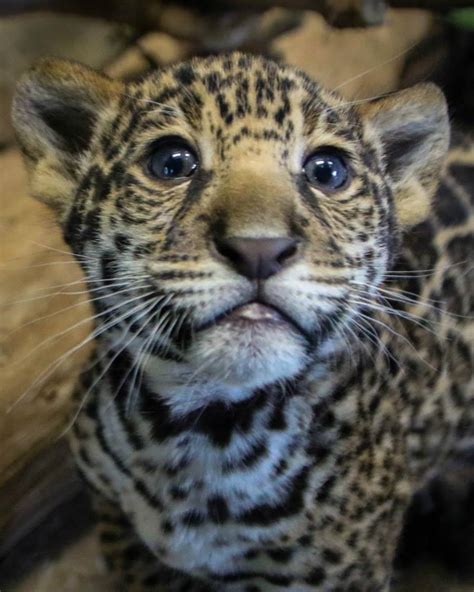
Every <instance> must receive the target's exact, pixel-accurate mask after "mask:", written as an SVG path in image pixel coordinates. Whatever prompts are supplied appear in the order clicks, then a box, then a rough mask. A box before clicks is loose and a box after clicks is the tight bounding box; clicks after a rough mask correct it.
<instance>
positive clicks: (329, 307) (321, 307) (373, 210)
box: [14, 54, 449, 390]
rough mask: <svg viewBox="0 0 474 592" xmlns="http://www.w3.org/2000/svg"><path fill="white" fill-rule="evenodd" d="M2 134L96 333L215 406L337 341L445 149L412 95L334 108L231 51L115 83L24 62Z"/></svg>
mask: <svg viewBox="0 0 474 592" xmlns="http://www.w3.org/2000/svg"><path fill="white" fill-rule="evenodd" d="M14 123H15V125H16V129H17V133H18V138H19V141H20V144H21V146H22V149H23V152H24V154H25V158H26V162H27V165H28V168H29V172H30V179H31V186H32V191H33V194H34V195H35V196H36V197H38V198H39V199H41V200H43V201H45V202H46V203H48V204H50V205H51V207H53V208H54V209H55V211H56V212H57V215H58V218H59V221H60V223H61V225H62V227H63V229H64V233H65V237H66V240H67V241H68V242H69V244H70V245H71V247H72V249H73V251H74V252H75V253H76V254H77V256H78V258H79V260H80V262H81V265H82V266H83V267H84V270H85V272H86V275H87V277H88V279H89V282H90V285H91V287H92V288H94V289H96V288H98V287H101V288H102V289H103V290H104V292H103V296H104V297H102V298H100V299H98V300H96V307H97V309H98V312H99V318H100V317H101V318H102V320H103V322H104V323H105V324H107V323H108V324H109V325H108V327H109V329H110V330H112V329H113V328H114V327H115V326H119V327H120V331H118V332H117V336H118V337H120V336H121V338H122V339H124V340H125V341H124V345H125V344H128V346H129V347H130V348H132V349H133V348H135V350H136V351H137V352H141V353H144V354H146V355H147V356H148V357H147V360H148V362H147V363H148V365H149V366H150V367H154V368H155V369H156V374H157V375H160V376H161V378H162V380H163V381H166V380H170V381H172V380H179V376H185V377H186V380H187V381H192V380H201V381H208V382H209V381H211V382H215V383H220V384H225V385H227V386H228V387H230V390H232V389H237V390H238V389H240V388H242V387H244V388H245V387H249V388H254V387H259V386H263V385H264V384H268V383H271V382H274V381H276V380H284V379H287V378H291V377H294V376H295V375H296V374H298V373H300V372H302V371H303V370H304V369H305V368H306V367H308V365H309V364H311V362H313V361H314V359H315V356H318V355H323V354H324V353H325V352H326V353H327V352H328V351H330V350H331V348H332V347H333V346H334V343H335V342H336V341H337V340H338V339H340V338H341V336H343V335H344V331H345V330H347V329H348V328H350V323H351V322H352V321H354V319H355V318H356V316H357V312H358V310H359V307H360V306H361V302H360V298H359V299H358V298H357V297H356V296H355V294H356V293H357V292H359V293H360V291H361V287H362V288H363V290H364V293H365V298H370V296H371V295H372V294H373V293H374V290H375V288H376V287H377V285H378V284H379V283H380V282H381V281H382V279H383V276H384V273H385V271H386V270H387V267H388V266H389V264H390V261H391V260H392V258H393V256H394V254H395V249H396V244H397V242H398V238H399V232H400V230H401V229H402V228H403V227H408V226H410V225H413V224H416V223H417V222H419V221H420V220H422V219H423V218H424V217H425V216H426V213H427V212H428V209H429V201H430V196H431V193H432V192H433V190H434V187H435V185H436V178H437V175H438V171H439V168H440V165H441V162H442V159H443V157H444V154H445V151H446V149H447V143H448V135H449V134H448V123H447V116H446V108H445V104H444V99H443V97H442V95H441V93H440V92H439V91H438V90H437V89H436V88H435V87H433V86H431V85H424V86H421V87H418V88H415V89H413V90H411V91H404V92H403V93H399V94H398V95H394V96H392V97H390V98H388V99H385V100H379V101H377V102H373V103H363V104H362V105H361V106H355V105H352V106H351V105H350V104H348V103H345V102H344V101H343V100H342V99H340V98H339V97H337V96H335V95H333V94H331V93H328V92H326V91H324V90H323V89H321V88H320V87H319V86H318V85H317V84H316V83H314V82H312V81H311V80H309V79H308V78H307V77H306V76H305V75H304V74H302V73H301V72H298V71H296V70H293V69H291V68H288V67H285V66H281V65H277V64H275V63H273V62H270V61H266V60H264V59H262V58H258V57H250V56H244V55H241V54H234V55H230V56H225V57H217V58H209V59H200V60H198V59H196V60H194V61H192V62H189V63H186V64H182V65H178V66H176V67H173V68H171V69H168V70H165V71H163V72H157V73H155V74H153V75H151V76H150V77H149V78H147V79H146V80H145V81H143V82H141V83H140V84H133V85H125V84H122V83H119V82H116V81H111V80H109V79H107V78H105V77H103V76H101V75H99V74H97V73H95V72H92V71H90V70H88V69H86V68H83V67H82V66H78V65H77V64H70V63H67V62H62V61H56V60H48V61H44V62H41V63H40V64H39V65H38V66H37V67H36V68H35V69H33V70H32V71H31V72H29V73H28V74H27V75H26V76H25V77H24V79H23V80H22V81H21V82H20V84H19V88H18V92H17V96H16V101H15V107H14ZM92 293H93V294H96V293H97V292H92ZM124 331H125V333H127V336H126V337H123V335H124ZM184 369H185V371H184Z"/></svg>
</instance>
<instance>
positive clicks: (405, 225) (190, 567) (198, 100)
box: [14, 54, 474, 592]
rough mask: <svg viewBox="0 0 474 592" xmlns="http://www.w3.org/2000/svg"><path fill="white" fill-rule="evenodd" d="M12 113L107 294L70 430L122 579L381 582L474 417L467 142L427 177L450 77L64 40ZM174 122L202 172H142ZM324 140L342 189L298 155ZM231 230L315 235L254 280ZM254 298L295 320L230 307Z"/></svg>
mask: <svg viewBox="0 0 474 592" xmlns="http://www.w3.org/2000/svg"><path fill="white" fill-rule="evenodd" d="M14 123H15V126H16V130H17V133H18V138H19V141H20V144H21V147H22V149H23V152H24V155H25V160H26V163H27V167H28V171H29V175H30V182H31V189H32V193H33V194H34V195H35V196H36V197H37V198H39V199H41V200H43V201H44V202H46V203H48V204H49V205H50V206H51V207H52V208H53V209H54V211H55V212H56V215H57V218H58V220H59V223H60V224H61V226H62V228H63V231H64V236H65V238H66V240H67V242H68V243H69V244H70V246H71V248H72V250H73V252H74V253H75V255H76V256H77V258H78V260H79V262H80V264H81V266H82V267H83V269H84V272H85V276H86V278H87V281H88V282H89V285H90V286H91V290H94V291H91V294H93V295H94V296H95V299H94V306H95V310H96V313H97V316H96V323H97V329H96V336H97V350H96V352H95V354H94V359H93V362H94V364H93V365H92V369H89V370H88V371H87V372H85V373H84V374H83V376H82V379H81V383H80V385H78V389H77V403H78V405H77V413H76V415H75V418H74V419H75V422H74V428H73V438H72V446H73V450H74V454H75V457H76V459H77V464H78V467H79V469H80V471H81V473H82V474H83V475H84V478H85V479H86V481H87V482H88V483H89V485H90V487H91V489H92V490H93V492H94V496H95V500H96V505H97V511H98V515H99V516H100V518H101V536H102V541H103V544H104V551H105V555H106V557H107V560H108V562H109V564H110V567H111V569H112V570H113V571H114V572H116V573H117V574H118V581H119V582H120V584H121V585H122V586H123V587H124V588H125V589H127V590H145V589H146V590H154V591H162V590H167V591H180V592H184V591H190V592H191V591H198V590H218V591H225V592H259V591H261V592H263V591H265V592H267V591H268V592H270V591H277V590H291V591H294V592H306V591H315V590H317V591H321V592H322V591H324V592H342V591H344V592H349V591H352V592H356V591H358V592H364V591H365V592H377V591H380V592H382V591H383V592H386V591H387V590H388V589H389V586H390V582H391V578H392V562H393V557H394V552H395V548H396V545H397V541H398V537H399V533H400V529H401V525H402V519H403V515H404V513H405V510H406V508H407V506H408V503H409V501H410V498H411V496H412V494H413V493H414V492H415V491H416V490H417V489H418V488H419V487H420V486H421V485H422V484H423V482H424V481H425V480H426V478H427V476H428V475H429V473H430V471H432V470H433V469H434V468H435V467H439V466H441V464H442V463H443V462H444V461H446V460H447V459H449V458H451V457H452V456H453V455H456V454H458V453H459V452H460V451H462V449H463V448H466V447H468V446H470V445H471V444H472V437H473V431H474V423H473V413H474V411H473V409H474V406H473V395H474V392H473V378H472V362H473V349H472V344H473V339H472V337H473V333H472V331H473V328H472V320H471V319H472V310H473V292H472V282H473V268H472V255H473V252H474V233H473V230H474V225H473V209H472V198H471V197H470V196H469V195H468V194H467V192H466V190H465V189H464V187H465V186H466V183H465V182H464V180H465V179H467V178H468V177H469V179H470V185H471V186H472V165H471V164H470V162H471V161H470V160H469V158H471V157H472V148H471V145H470V144H468V143H462V142H461V143H460V144H459V145H458V147H457V148H455V149H453V150H452V151H451V152H450V156H449V159H448V164H447V165H446V169H445V173H444V175H443V180H442V184H441V189H440V190H439V191H438V193H437V194H436V197H435V198H433V194H434V193H435V190H436V187H437V185H438V181H439V177H440V172H441V170H442V168H443V163H444V161H445V158H446V152H447V149H448V141H449V126H448V118H447V114H446V106H445V102H444V99H443V97H442V94H441V93H440V91H439V90H437V89H436V87H434V86H432V85H422V86H420V87H416V88H414V89H412V90H408V91H404V92H401V93H397V94H395V95H393V96H392V97H388V98H385V99H380V100H378V101H374V102H367V103H362V104H358V105H357V104H356V105H351V104H348V103H346V102H344V101H343V100H342V99H341V98H340V97H338V96H336V95H334V94H332V93H329V92H327V91H326V90H324V89H322V88H321V87H320V86H319V85H318V84H316V83H315V82H313V81H312V80H310V79H309V78H308V77H307V76H306V75H304V74H303V73H301V72H299V71H297V70H295V69H293V68H289V67H285V66H282V65H277V64H275V63H273V62H271V61H267V60H264V59H263V58H258V57H249V56H246V55H242V54H231V55H228V56H221V57H213V58H205V59H195V60H193V61H191V62H189V63H184V64H179V65H176V66H173V67H171V68H169V69H166V70H163V71H160V72H156V73H153V74H151V75H150V76H148V77H147V78H146V79H144V80H143V81H142V82H140V83H135V84H129V85H125V84H122V83H119V82H116V81H111V80H109V79H107V78H105V77H103V76H101V75H99V74H97V73H95V72H92V71H90V70H88V69H86V68H84V67H82V66H79V65H77V64H72V63H68V62H62V61H57V60H47V61H43V62H41V63H40V64H39V65H38V66H37V67H36V68H35V69H33V70H32V71H30V72H29V73H27V74H26V75H25V77H24V78H23V80H22V81H21V82H20V83H19V87H18V91H17V95H16V99H15V106H14ZM169 135H178V136H180V137H182V138H184V139H186V140H187V141H188V142H189V143H190V144H191V145H192V146H193V147H194V149H195V150H196V152H197V154H198V155H199V161H200V166H199V170H198V172H197V174H195V175H194V176H193V177H191V178H189V179H186V180H185V181H183V182H179V183H176V182H164V181H158V180H156V179H152V178H150V176H149V174H148V173H147V169H146V160H147V156H148V154H149V152H150V150H151V149H152V147H153V145H154V143H155V142H156V141H157V139H159V138H160V137H162V136H169ZM321 146H332V147H337V148H338V149H340V150H342V151H343V152H344V153H345V154H346V156H347V159H348V161H349V162H350V182H349V183H347V185H346V186H344V187H343V188H342V189H341V190H340V191H338V192H336V193H334V194H329V193H325V192H323V191H320V190H317V189H314V188H312V187H311V186H310V185H309V184H308V183H307V182H306V180H305V178H304V175H303V174H302V162H303V161H304V159H305V157H306V156H307V155H308V154H310V153H311V151H312V150H314V149H316V148H318V147H321ZM468 186H469V184H468ZM229 236H230V237H232V236H239V237H247V238H255V237H258V238H262V237H263V238H265V237H266V238H272V237H280V236H283V237H292V238H295V240H297V241H298V249H297V252H296V254H295V256H294V257H292V258H291V260H290V261H288V262H286V264H285V265H284V266H283V267H282V269H281V270H280V271H279V272H278V273H276V274H274V275H272V276H271V277H269V278H268V279H265V280H261V281H260V280H259V281H255V280H251V279H249V278H247V277H244V276H242V275H240V274H239V273H237V272H236V270H235V269H234V268H233V266H232V265H231V264H230V263H229V261H228V260H227V259H226V257H225V256H223V255H222V253H220V252H219V251H218V249H216V243H217V241H218V240H220V239H221V238H222V237H229ZM98 288H99V289H100V290H102V296H101V297H98V298H97V296H96V295H97V289H98ZM255 300H259V301H260V302H264V303H267V304H268V305H271V306H273V307H275V308H277V309H278V310H279V311H280V312H281V313H282V314H283V315H284V316H285V318H286V319H287V322H284V323H280V324H277V325H275V326H270V327H269V326H266V325H263V326H261V325H255V326H254V325H253V324H252V323H247V324H245V323H243V324H242V323H234V322H232V321H231V320H230V317H229V312H230V311H234V310H235V309H236V308H238V307H239V306H241V305H243V304H245V303H248V302H253V301H255Z"/></svg>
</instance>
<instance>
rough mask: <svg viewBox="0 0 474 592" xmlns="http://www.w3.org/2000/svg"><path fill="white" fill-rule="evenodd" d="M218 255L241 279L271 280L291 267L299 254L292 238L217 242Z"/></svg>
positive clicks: (233, 238)
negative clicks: (243, 277)
mask: <svg viewBox="0 0 474 592" xmlns="http://www.w3.org/2000/svg"><path fill="white" fill-rule="evenodd" d="M215 244H216V248H217V251H218V252H219V253H220V254H221V255H222V256H223V257H225V258H226V259H227V262H228V263H230V264H231V265H232V267H234V269H235V270H236V271H238V272H239V273H240V274H241V275H244V276H245V277H248V278H250V279H262V280H264V279H267V278H269V277H270V276H272V275H275V274H276V273H278V272H279V271H280V270H281V269H282V268H283V267H284V266H285V265H288V264H289V263H290V262H291V261H292V260H293V259H294V256H295V255H296V253H297V251H298V242H297V241H296V240H294V239H292V238H239V237H231V238H224V239H219V240H216V243H215Z"/></svg>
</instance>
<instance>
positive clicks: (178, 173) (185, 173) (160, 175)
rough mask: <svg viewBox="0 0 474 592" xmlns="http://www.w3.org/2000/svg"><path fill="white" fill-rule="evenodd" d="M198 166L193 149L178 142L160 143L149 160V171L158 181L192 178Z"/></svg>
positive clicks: (165, 141) (167, 141)
mask: <svg viewBox="0 0 474 592" xmlns="http://www.w3.org/2000/svg"><path fill="white" fill-rule="evenodd" d="M197 166H198V161H197V158H196V155H195V154H194V152H193V151H192V149H191V148H190V147H188V146H187V145H186V144H185V143H184V142H179V141H177V140H164V141H161V142H159V144H158V145H157V146H156V147H155V148H154V149H153V151H152V152H151V154H150V156H149V159H148V171H149V173H150V174H151V175H152V176H153V177H155V178H157V179H164V180H170V179H171V180H172V179H182V178H185V177H190V176H191V175H192V174H193V173H194V171H195V170H196V168H197Z"/></svg>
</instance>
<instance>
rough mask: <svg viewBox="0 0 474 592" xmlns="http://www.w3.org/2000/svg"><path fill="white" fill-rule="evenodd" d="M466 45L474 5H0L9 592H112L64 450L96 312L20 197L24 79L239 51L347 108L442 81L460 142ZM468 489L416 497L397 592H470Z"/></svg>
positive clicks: (1, 408) (0, 559)
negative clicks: (37, 72)
mask: <svg viewBox="0 0 474 592" xmlns="http://www.w3.org/2000/svg"><path fill="white" fill-rule="evenodd" d="M473 40H474V0H393V1H391V0H387V1H384V0H280V1H272V0H202V1H198V0H194V1H192V0H189V1H186V0H136V1H135V0H95V1H91V0H63V1H60V0H0V450H1V454H0V590H1V592H6V591H9V592H10V591H14V592H56V591H61V592H76V591H79V590H80V591H81V592H96V591H97V592H98V591H101V592H106V591H107V590H109V589H110V588H108V587H107V586H108V582H107V576H106V574H105V572H104V568H103V565H102V563H101V561H100V558H99V553H98V548H97V542H96V539H95V535H94V531H93V518H92V515H91V512H90V509H89V506H88V502H87V498H86V496H85V495H84V491H83V487H82V484H81V483H80V481H79V479H78V478H77V476H76V473H75V471H74V467H73V466H72V462H71V459H70V455H69V453H68V450H67V444H66V438H65V432H67V430H68V426H69V423H68V413H69V401H70V395H71V389H72V386H73V384H74V381H75V378H76V376H77V374H78V372H79V369H80V367H81V365H82V364H83V363H84V361H85V359H86V358H87V355H88V353H89V351H90V348H91V347H92V345H91V343H90V342H88V341H87V336H88V333H89V332H90V320H89V317H90V310H89V306H88V300H87V294H86V293H85V288H84V286H83V284H82V278H81V273H80V271H79V269H78V268H77V266H76V263H75V262H74V260H73V259H72V258H71V256H70V255H69V252H68V249H67V247H66V246H65V245H64V243H63V242H62V239H61V237H60V234H59V232H58V231H57V229H56V227H55V225H54V222H53V220H52V217H51V215H50V214H49V212H48V211H47V210H46V209H45V208H44V207H43V206H42V205H41V204H39V203H36V202H34V201H33V200H31V199H30V198H28V195H27V185H26V179H25V175H24V171H23V168H22V164H21V161H20V158H19V154H18V151H17V149H16V147H15V141H14V137H13V131H12V128H11V124H10V117H9V111H10V104H11V98H12V94H13V92H14V87H15V82H16V80H17V79H18V77H19V76H20V74H21V73H22V72H23V71H24V70H25V69H26V68H27V67H28V66H29V65H30V64H32V63H33V62H34V61H35V60H37V59H38V58H39V57H41V56H44V55H54V56H60V57H65V58H70V59H74V60H77V61H80V62H83V63H86V64H88V65H90V66H92V67H95V68H98V69H102V70H105V71H106V72H107V73H108V74H109V75H110V76H113V77H120V78H123V79H125V80H134V79H137V78H139V77H141V76H143V75H144V74H146V73H147V72H148V71H150V70H151V69H154V68H160V67H162V66H166V65H167V64H170V63H173V62H175V61H180V60H183V59H186V58H188V57H190V56H193V55H208V54H212V53H216V52H224V51H229V50H234V49H240V50H243V51H247V52H254V53H261V54H265V55H267V56H270V57H272V58H273V59H275V60H277V61H284V62H288V63H290V64H294V65H297V66H299V67H300V68H302V69H304V70H305V71H306V72H307V73H308V74H309V75H311V76H312V77H313V78H315V79H317V80H319V81H320V82H321V83H323V84H324V85H325V86H327V87H328V88H331V89H337V90H338V91H339V92H340V93H342V94H343V95H344V96H345V97H347V98H348V99H350V100H353V101H359V100H363V99H366V98H369V97H377V96H380V95H383V94H385V93H390V92H395V91H397V90H399V89H401V88H404V87H406V86H409V85H412V84H414V83H416V82H420V81H425V80H433V81H435V82H437V83H438V84H439V85H441V86H442V88H443V89H444V91H445V93H446V94H447V97H448V101H449V105H450V111H451V119H452V121H453V126H454V127H457V128H460V129H462V130H463V131H472V128H473V122H474V43H473ZM473 164H474V163H473ZM467 182H468V183H470V185H469V187H471V188H472V189H471V190H473V191H474V178H472V179H470V180H467ZM471 481H472V482H473V483H474V475H473V474H472V470H471V469H470V468H469V467H452V470H450V471H449V474H447V475H445V476H444V478H443V479H442V480H439V482H437V483H436V487H434V488H431V489H430V490H429V491H425V492H421V493H420V495H419V496H418V499H417V502H416V503H415V504H414V506H413V508H412V510H411V512H410V515H409V517H408V521H407V527H406V530H405V535H404V537H403V544H402V547H401V549H400V553H399V559H398V566H399V569H398V571H397V581H396V582H395V588H394V589H395V590H396V591H397V592H412V591H413V592H467V591H470V592H472V591H473V590H474V578H473V577H472V576H473V572H474V488H471V489H469V488H466V483H469V482H471ZM446 500H448V503H446ZM461 505H462V506H463V508H464V509H465V508H468V514H467V515H466V513H465V512H463V513H461V512H458V509H459V508H460V507H461ZM446 507H448V508H449V510H446Z"/></svg>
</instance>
